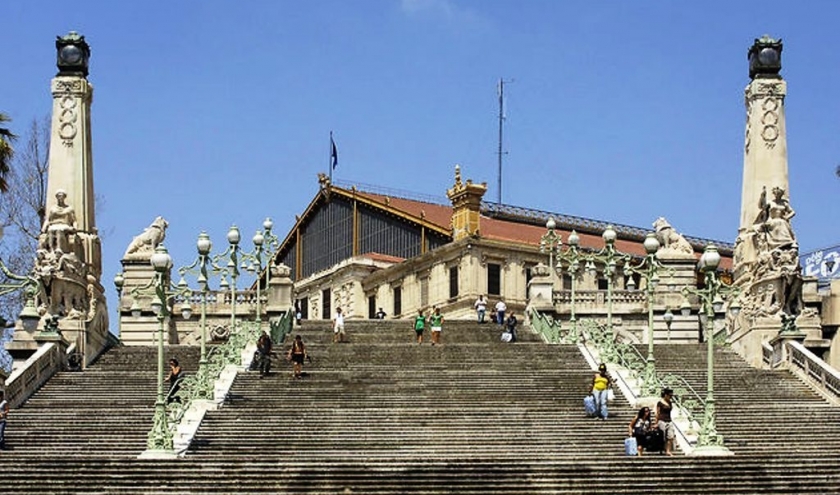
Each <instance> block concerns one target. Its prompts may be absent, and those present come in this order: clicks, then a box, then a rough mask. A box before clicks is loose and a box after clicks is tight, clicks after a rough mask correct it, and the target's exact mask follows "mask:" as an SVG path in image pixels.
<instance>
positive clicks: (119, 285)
mask: <svg viewBox="0 0 840 495" xmlns="http://www.w3.org/2000/svg"><path fill="white" fill-rule="evenodd" d="M124 287H125V275H123V272H119V273H117V274H116V275H114V288H115V289H116V290H117V335H119V336H120V338H122V292H123V288H124Z"/></svg>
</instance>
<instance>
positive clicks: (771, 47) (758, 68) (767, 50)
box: [747, 34, 782, 79]
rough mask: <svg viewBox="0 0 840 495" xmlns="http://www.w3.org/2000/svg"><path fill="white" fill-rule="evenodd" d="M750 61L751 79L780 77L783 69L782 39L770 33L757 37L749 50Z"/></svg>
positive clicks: (748, 57)
mask: <svg viewBox="0 0 840 495" xmlns="http://www.w3.org/2000/svg"><path fill="white" fill-rule="evenodd" d="M747 59H748V60H749V61H750V79H755V78H760V79H763V78H767V79H779V78H780V77H781V76H779V72H780V71H781V70H782V40H781V39H778V40H774V39H773V38H771V37H770V36H768V35H766V34H765V35H764V36H762V37H761V38H756V40H755V42H754V43H753V45H752V46H751V47H750V49H749V51H748V52H747Z"/></svg>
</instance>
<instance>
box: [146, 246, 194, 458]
mask: <svg viewBox="0 0 840 495" xmlns="http://www.w3.org/2000/svg"><path fill="white" fill-rule="evenodd" d="M150 261H151V264H152V268H154V270H155V275H154V278H152V279H151V280H150V281H149V283H148V284H146V285H145V286H142V287H135V288H134V289H132V291H131V295H132V297H133V298H134V303H133V304H132V314H133V315H134V314H137V311H138V310H139V306H138V305H137V296H138V295H150V296H152V297H153V298H152V302H151V308H152V312H153V313H154V314H155V316H157V320H158V335H157V341H158V365H157V400H156V401H155V416H154V425H153V426H152V430H151V431H150V432H149V437H148V441H147V452H148V453H149V454H151V455H165V456H169V455H174V452H173V450H172V449H173V441H172V432H171V431H170V430H169V421H168V416H167V412H166V400H165V399H164V392H163V372H164V366H163V362H164V355H163V334H164V321H165V320H166V318H167V317H168V316H169V315H170V311H169V301H170V298H171V297H174V296H183V295H188V294H189V289H186V288H179V287H171V286H170V281H169V270H170V269H171V268H172V258H171V257H170V256H169V252H167V250H166V247H164V245H163V244H159V245H158V246H157V248H155V252H154V254H152V257H151V259H150ZM173 289H174V290H173ZM189 313H190V311H189V310H186V309H185V308H182V314H183V316H184V319H187V318H188V317H189V316H190V315H189Z"/></svg>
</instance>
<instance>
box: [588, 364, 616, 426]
mask: <svg viewBox="0 0 840 495" xmlns="http://www.w3.org/2000/svg"><path fill="white" fill-rule="evenodd" d="M611 386H612V378H611V377H610V374H609V373H607V365H606V364H604V363H601V365H600V366H598V373H595V376H594V377H593V378H592V397H594V398H595V413H596V417H598V418H601V419H607V393H608V391H609V389H610V387H611Z"/></svg>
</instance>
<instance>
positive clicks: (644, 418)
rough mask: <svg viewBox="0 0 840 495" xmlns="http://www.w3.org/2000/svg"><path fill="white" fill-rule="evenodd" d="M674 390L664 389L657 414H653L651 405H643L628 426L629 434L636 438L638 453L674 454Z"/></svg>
mask: <svg viewBox="0 0 840 495" xmlns="http://www.w3.org/2000/svg"><path fill="white" fill-rule="evenodd" d="M673 395H674V391H673V390H671V389H670V388H665V389H663V390H662V397H661V398H660V399H659V401H658V402H657V403H656V414H651V410H650V408H649V407H642V408H641V409H639V412H638V413H636V416H635V417H634V418H633V420H632V421H630V424H629V425H628V426H627V435H628V437H630V438H634V439H635V440H636V449H637V455H642V454H643V453H644V452H645V451H647V452H662V451H663V450H664V452H665V454H666V455H674V453H673V450H674V439H675V438H676V430H675V427H674V423H673V422H672V421H671V410H672V409H673V405H672V404H671V399H672V398H673Z"/></svg>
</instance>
